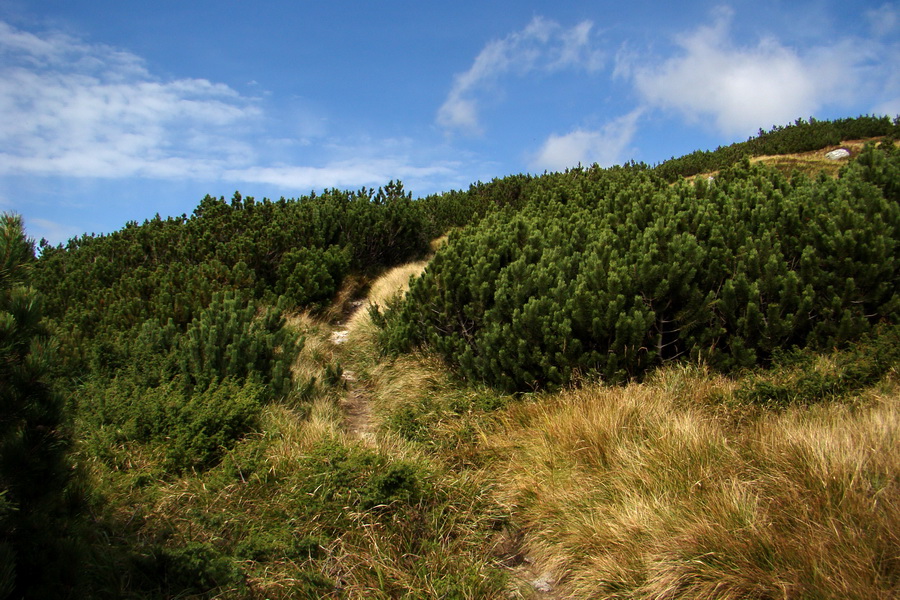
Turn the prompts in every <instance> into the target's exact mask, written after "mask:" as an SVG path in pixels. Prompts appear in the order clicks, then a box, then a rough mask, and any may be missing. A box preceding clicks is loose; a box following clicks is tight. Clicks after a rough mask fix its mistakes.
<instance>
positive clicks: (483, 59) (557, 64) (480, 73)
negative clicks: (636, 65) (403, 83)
mask: <svg viewBox="0 0 900 600" xmlns="http://www.w3.org/2000/svg"><path fill="white" fill-rule="evenodd" d="M592 28H593V24H592V23H591V22H590V21H582V22H581V23H578V24H577V25H575V26H573V27H571V28H568V29H567V28H565V27H563V26H562V25H560V24H559V23H557V22H555V21H551V20H548V19H545V18H542V17H534V18H533V19H532V20H531V22H530V23H529V24H528V25H527V26H526V27H525V28H524V29H522V30H521V31H516V32H513V33H511V34H509V35H507V36H506V37H505V38H503V39H500V40H494V41H492V42H490V43H488V44H487V45H486V46H485V47H484V48H483V49H482V50H481V52H480V53H479V54H478V56H476V57H475V60H474V61H473V62H472V66H471V67H469V69H468V70H467V71H465V72H463V73H459V74H457V75H456V76H455V77H454V80H453V86H452V87H451V89H450V92H449V94H448V95H447V98H446V100H445V101H444V103H443V104H442V105H441V107H440V108H439V109H438V112H437V118H436V121H437V124H438V125H440V126H441V127H442V128H444V130H445V131H447V132H461V133H465V134H475V135H477V134H480V133H481V132H482V125H481V120H480V118H479V112H480V105H481V104H482V103H483V101H484V98H485V95H486V94H487V93H488V89H489V88H490V86H491V85H492V84H495V83H496V82H497V81H498V80H499V79H500V78H501V77H503V76H504V75H508V74H513V75H517V76H520V77H522V76H525V75H528V74H530V73H533V72H537V71H544V72H554V71H559V70H562V69H582V70H585V71H589V72H590V71H596V70H598V69H600V68H601V67H602V66H603V55H602V53H601V52H600V51H599V50H598V49H597V48H595V47H594V44H593V41H592V39H591V30H592Z"/></svg>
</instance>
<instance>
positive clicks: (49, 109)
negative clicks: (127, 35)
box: [0, 22, 259, 177]
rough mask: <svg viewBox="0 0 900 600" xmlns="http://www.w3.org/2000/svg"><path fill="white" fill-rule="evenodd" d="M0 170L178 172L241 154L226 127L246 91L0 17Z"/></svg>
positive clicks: (243, 118) (248, 111)
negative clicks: (173, 75) (156, 71)
mask: <svg viewBox="0 0 900 600" xmlns="http://www.w3.org/2000/svg"><path fill="white" fill-rule="evenodd" d="M0 55H2V56H3V61H2V65H0V114H3V115H4V118H3V120H2V121H0V147H2V149H3V150H2V151H0V172H2V173H6V174H8V173H35V174H54V175H66V176H90V177H127V176H134V175H140V176H149V177H181V176H185V175H188V174H190V173H195V174H196V173H197V172H198V171H199V172H210V171H213V170H215V169H217V168H218V167H219V165H220V164H222V163H231V162H234V161H235V160H236V158H237V157H246V156H247V155H248V154H251V152H250V150H249V148H248V147H247V145H246V144H243V143H240V142H237V141H236V140H235V138H234V137H233V135H231V132H233V131H234V129H235V128H241V127H246V126H247V125H248V124H250V123H252V122H253V120H254V119H256V118H257V117H258V116H259V109H258V108H257V107H256V106H255V104H254V101H253V99H251V98H245V97H242V96H240V95H239V94H238V93H237V92H235V91H234V90H232V89H231V88H229V87H228V86H225V85H222V84H217V83H213V82H210V81H207V80H205V79H175V80H170V81H163V80H161V79H159V78H156V77H153V76H152V75H151V74H150V73H149V72H148V71H147V69H146V67H145V66H144V64H143V62H142V61H141V60H140V58H139V57H137V56H135V55H133V54H131V53H128V52H123V51H121V50H117V49H115V48H111V47H108V46H104V45H96V44H94V45H92V44H88V43H85V42H82V41H80V40H77V39H74V38H71V37H68V36H65V35H62V34H59V33H50V34H47V35H44V36H38V35H35V34H32V33H29V32H24V31H20V30H17V29H15V28H13V27H11V26H9V25H8V24H5V23H2V22H0Z"/></svg>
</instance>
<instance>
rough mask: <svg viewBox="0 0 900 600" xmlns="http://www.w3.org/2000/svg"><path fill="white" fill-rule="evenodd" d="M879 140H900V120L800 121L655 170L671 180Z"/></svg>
mask: <svg viewBox="0 0 900 600" xmlns="http://www.w3.org/2000/svg"><path fill="white" fill-rule="evenodd" d="M875 137H889V138H892V139H897V138H900V117H895V118H894V119H893V120H892V119H891V118H890V117H886V116H881V117H876V116H868V115H866V116H859V117H856V118H847V119H835V120H833V121H818V120H816V119H814V118H810V119H809V121H806V120H803V119H797V120H796V121H795V122H794V123H793V124H791V125H785V126H780V125H776V126H774V127H772V129H771V130H769V131H766V130H765V129H760V130H759V134H758V135H757V136H756V137H751V138H750V139H748V140H747V141H746V142H737V143H734V144H730V145H728V146H719V147H718V148H716V149H715V150H697V151H695V152H691V153H690V154H686V155H684V156H681V157H679V158H671V159H669V160H667V161H664V162H663V163H661V164H659V165H657V166H656V167H655V170H656V172H657V173H659V175H660V176H662V177H664V178H665V179H666V180H668V181H675V180H676V179H678V178H679V177H690V176H691V175H697V174H698V173H709V172H711V171H718V170H720V169H725V168H727V167H730V166H731V165H733V164H735V163H737V162H738V161H740V160H741V159H742V158H749V157H754V156H771V155H776V154H793V153H797V152H810V151H812V150H819V149H820V148H825V147H826V146H833V145H837V144H840V143H841V142H843V141H844V140H860V139H868V138H875Z"/></svg>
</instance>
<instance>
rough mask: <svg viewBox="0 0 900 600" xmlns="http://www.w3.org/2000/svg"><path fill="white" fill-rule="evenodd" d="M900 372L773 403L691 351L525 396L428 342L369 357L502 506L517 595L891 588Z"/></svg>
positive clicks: (411, 423)
mask: <svg viewBox="0 0 900 600" xmlns="http://www.w3.org/2000/svg"><path fill="white" fill-rule="evenodd" d="M355 326H356V328H355V330H354V336H353V339H354V341H355V343H356V344H358V345H359V346H361V347H368V345H369V344H370V343H371V342H370V340H369V339H367V338H368V336H369V335H371V329H370V328H369V326H368V325H367V324H366V323H365V321H364V319H363V320H362V321H361V322H360V321H357V323H355ZM822 360H823V361H824V362H826V363H827V362H829V361H828V359H822ZM807 368H808V367H807V366H802V367H800V368H799V371H798V372H799V373H801V374H802V373H803V372H804V371H805V370H806V369H807ZM786 370H787V371H789V372H790V371H791V369H790V368H787V369H786ZM795 371H797V370H796V369H795ZM798 372H792V373H788V374H787V375H786V374H785V373H780V374H778V375H777V377H782V378H784V377H787V378H790V377H791V376H794V377H796V376H797V374H798ZM896 375H897V372H896V369H895V370H894V371H893V372H892V374H891V375H890V376H889V377H888V378H887V379H886V380H883V381H881V382H880V383H879V384H878V385H877V386H875V387H872V388H868V389H865V390H861V391H857V392H855V393H852V394H847V395H844V396H843V397H842V398H841V399H840V400H833V401H830V402H822V403H814V404H813V405H802V406H801V405H795V406H789V407H787V408H784V407H781V408H777V409H775V408H763V407H760V405H759V404H758V403H745V402H743V401H742V400H741V398H742V397H744V396H742V395H741V393H740V392H741V391H742V390H745V389H748V388H751V389H752V388H753V386H755V385H758V383H759V380H760V377H761V376H759V375H753V376H749V375H748V377H746V378H744V379H740V378H739V379H737V380H731V379H726V378H724V377H721V376H717V375H713V374H710V373H707V372H705V371H703V370H700V369H698V368H696V367H690V366H682V367H672V368H667V369H664V370H661V371H659V372H658V373H657V374H656V375H655V376H654V377H652V378H651V380H650V381H648V382H646V383H643V384H633V385H630V386H627V387H624V388H607V387H603V386H600V385H587V386H585V387H583V388H582V389H580V390H577V391H567V392H562V393H559V394H552V395H540V396H536V397H533V398H526V399H524V400H523V399H519V400H513V399H511V398H503V397H497V396H496V395H492V393H491V392H490V391H488V390H478V389H469V388H464V387H461V386H460V385H459V384H458V383H456V382H455V381H454V379H453V377H452V375H451V374H450V373H448V372H447V371H446V370H445V369H443V367H442V366H441V365H440V364H439V363H438V362H436V361H435V360H434V359H433V358H431V357H428V356H423V355H419V356H407V357H402V358H400V359H398V360H397V361H396V362H394V363H381V364H377V365H376V366H375V368H374V369H373V370H372V371H371V373H370V377H371V380H372V383H373V386H374V389H375V394H374V397H375V398H376V402H377V409H376V412H378V413H379V414H381V415H382V421H383V426H384V427H385V428H387V429H392V430H393V431H395V432H399V433H401V434H402V435H404V436H405V437H406V438H408V439H411V440H413V441H414V442H417V443H418V444H419V445H420V446H421V447H422V448H423V449H425V450H426V451H427V452H429V454H431V455H432V456H433V457H434V459H435V460H440V461H443V462H444V463H445V464H446V465H448V468H450V469H452V470H454V471H455V472H467V471H468V472H471V473H473V474H475V475H476V476H477V477H478V478H480V480H481V482H482V485H483V486H484V487H485V489H490V490H491V493H492V497H493V501H494V502H495V503H497V505H498V506H500V507H502V509H503V511H505V512H506V513H507V515H508V519H509V523H508V526H507V528H506V529H505V530H504V531H502V532H501V533H499V534H498V535H497V536H496V537H495V538H494V539H493V540H492V541H491V543H495V544H497V547H496V549H495V553H494V556H495V559H497V560H500V561H501V562H500V564H501V565H502V566H503V567H504V568H505V569H506V571H507V572H508V574H509V575H510V584H509V585H510V586H511V589H512V592H513V593H514V595H516V596H521V597H542V596H543V597H550V596H554V597H572V598H781V597H787V598H801V597H817V598H846V597H858V598H891V597H895V596H896V594H897V592H898V589H900V588H898V579H897V578H898V568H900V565H898V562H897V552H898V549H900V527H898V526H900V482H898V478H897V473H898V472H900V471H898V467H900V381H898V379H897V377H896ZM762 377H773V378H774V377H776V375H764V376H762ZM540 579H543V581H544V582H545V583H546V582H551V583H552V585H551V591H550V592H549V593H544V594H542V593H541V592H539V591H537V590H536V589H535V587H534V586H533V585H531V584H533V583H535V581H536V580H540ZM538 587H541V586H540V585H539V586H538Z"/></svg>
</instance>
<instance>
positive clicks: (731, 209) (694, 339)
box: [383, 146, 900, 390]
mask: <svg viewBox="0 0 900 600" xmlns="http://www.w3.org/2000/svg"><path fill="white" fill-rule="evenodd" d="M597 175H601V174H597ZM898 181H900V153H898V152H897V151H896V150H895V149H894V148H893V146H885V147H884V148H881V149H876V148H875V147H874V146H870V147H868V148H867V149H866V150H865V151H864V152H863V153H862V155H861V156H860V158H859V160H857V161H856V162H855V163H853V164H851V165H850V166H849V167H848V168H846V169H845V170H844V172H843V173H842V177H840V178H839V179H837V180H833V179H829V178H825V177H823V178H820V179H818V180H815V181H813V180H810V179H808V178H805V177H801V176H798V177H795V178H794V179H793V180H789V179H787V178H786V177H785V176H783V175H782V174H780V173H778V172H777V171H775V170H772V169H768V168H765V167H763V166H751V165H750V164H749V163H748V162H746V161H745V162H743V163H742V164H740V165H738V166H736V167H734V168H732V169H730V170H727V171H725V172H723V173H721V175H720V176H719V177H718V178H717V179H716V180H715V181H712V182H707V181H705V180H704V181H697V182H696V183H687V182H684V181H682V182H680V183H678V184H676V185H674V186H670V185H668V184H667V183H666V182H665V181H664V180H663V179H661V178H659V177H657V176H656V174H655V173H652V172H649V171H648V170H646V169H644V168H640V167H632V168H618V169H610V170H608V171H605V172H602V176H596V177H572V176H570V177H568V179H563V178H559V179H557V184H558V185H556V186H554V187H553V188H549V189H547V190H544V191H542V192H541V193H539V194H535V195H534V196H533V197H532V198H530V199H529V201H528V202H527V203H525V204H524V207H523V208H522V209H520V210H518V211H513V210H501V211H498V212H495V213H493V214H490V215H489V216H487V217H486V218H484V220H482V221H481V222H480V223H479V224H478V225H477V226H473V227H470V228H468V229H466V230H464V231H462V232H461V233H459V234H458V235H455V236H453V237H452V238H451V241H450V244H449V245H448V246H447V247H446V249H444V250H442V251H441V252H440V253H439V254H438V255H437V256H436V257H435V259H434V261H433V262H432V264H431V266H430V267H429V268H428V270H427V271H426V273H425V274H424V275H423V277H422V278H421V279H419V280H418V281H416V282H415V284H414V285H413V287H412V289H411V290H410V292H409V294H408V296H407V299H406V300H405V302H403V303H402V304H401V305H399V306H395V307H394V308H393V309H392V310H390V311H388V314H387V315H386V321H387V327H386V329H385V331H384V334H383V338H384V340H385V342H386V344H387V345H388V347H390V348H393V349H395V350H396V349H408V348H410V347H412V346H415V345H418V344H427V345H429V346H430V347H432V348H433V349H435V350H436V351H438V352H440V353H441V354H442V355H443V356H444V357H446V359H447V360H449V361H450V362H451V363H453V364H455V365H457V366H458V367H459V369H460V370H461V372H462V373H463V374H464V375H465V376H467V377H469V378H471V379H474V380H481V381H486V382H489V383H491V384H495V385H500V386H502V387H504V388H507V389H511V390H523V389H531V388H534V387H540V386H551V387H553V386H560V385H564V384H566V383H568V382H570V381H571V380H572V378H573V377H575V376H576V375H577V374H584V375H588V374H599V375H602V376H603V377H605V378H607V379H610V380H621V379H624V378H629V377H634V376H639V375H640V374H642V373H643V372H644V371H646V370H647V369H648V368H649V367H651V366H653V365H656V364H659V363H660V362H662V361H666V360H669V359H673V358H676V357H680V356H685V357H690V358H691V359H692V360H702V361H707V362H709V363H711V364H713V365H715V366H718V367H720V368H725V369H727V368H732V367H737V366H750V365H754V364H757V363H759V362H761V361H766V360H767V359H768V358H769V357H770V356H771V355H772V353H773V352H774V351H775V350H777V349H779V348H784V347H791V346H795V345H796V346H807V345H811V346H814V347H830V346H833V345H841V344H843V343H846V342H848V341H850V340H854V339H856V338H858V337H859V336H860V335H861V334H862V333H864V332H866V331H868V330H869V329H870V328H871V326H872V325H873V324H874V323H877V322H879V321H883V320H888V321H891V320H894V319H896V318H897V317H898V315H900V313H898V311H900V294H898V290H900V287H898V283H900V280H898V278H900V262H898V259H897V256H896V255H897V249H898V243H900V205H898V198H897V189H898V188H897V182H898Z"/></svg>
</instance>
